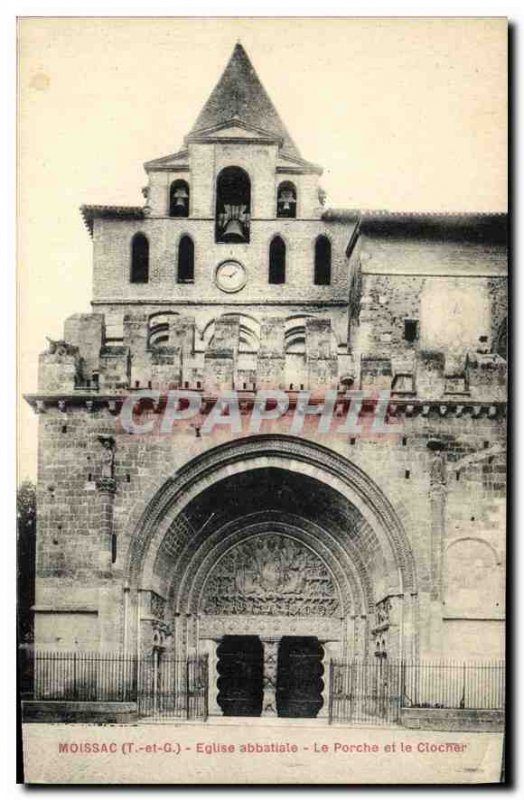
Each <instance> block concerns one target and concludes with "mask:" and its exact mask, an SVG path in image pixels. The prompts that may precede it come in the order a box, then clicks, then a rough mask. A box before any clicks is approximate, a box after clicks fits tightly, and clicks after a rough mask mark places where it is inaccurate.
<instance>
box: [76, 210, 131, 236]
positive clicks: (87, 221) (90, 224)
mask: <svg viewBox="0 0 524 800" xmlns="http://www.w3.org/2000/svg"><path fill="white" fill-rule="evenodd" d="M80 213H81V215H82V218H83V220H84V225H85V226H86V228H87V230H88V231H89V235H90V236H92V235H93V228H94V223H95V219H145V214H144V209H143V208H141V207H140V206H80Z"/></svg>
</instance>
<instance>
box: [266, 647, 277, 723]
mask: <svg viewBox="0 0 524 800" xmlns="http://www.w3.org/2000/svg"><path fill="white" fill-rule="evenodd" d="M263 644H264V678H263V689H264V696H263V700H262V716H263V717H276V716H277V672H278V645H279V642H278V640H276V641H272V640H268V639H266V640H264V642H263Z"/></svg>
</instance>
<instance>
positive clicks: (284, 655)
mask: <svg viewBox="0 0 524 800" xmlns="http://www.w3.org/2000/svg"><path fill="white" fill-rule="evenodd" d="M323 655H324V648H323V647H322V645H321V644H320V642H319V641H318V639H317V638H316V637H314V636H307V637H305V636H304V637H295V636H283V637H282V639H281V641H280V646H279V649H278V676H277V712H278V716H279V717H316V716H317V714H318V712H319V711H320V709H321V708H322V703H323V700H322V691H323V689H324V681H323V680H322V675H323V673H324V667H323V666H322V657H323Z"/></svg>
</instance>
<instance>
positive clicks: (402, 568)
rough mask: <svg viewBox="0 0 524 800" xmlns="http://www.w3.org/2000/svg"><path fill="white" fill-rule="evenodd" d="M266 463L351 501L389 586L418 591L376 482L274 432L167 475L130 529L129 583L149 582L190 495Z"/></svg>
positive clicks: (321, 450)
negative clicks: (372, 537) (373, 539)
mask: <svg viewBox="0 0 524 800" xmlns="http://www.w3.org/2000/svg"><path fill="white" fill-rule="evenodd" d="M266 467H276V468H280V469H288V470H292V471H294V472H298V473H301V474H306V475H309V476H311V477H313V478H315V479H317V480H319V481H320V482H322V483H325V484H328V485H329V486H330V487H331V488H332V489H334V490H336V491H338V493H339V494H341V495H342V496H344V497H345V498H346V499H347V500H349V502H350V503H352V504H353V505H354V506H356V507H357V508H358V510H359V511H360V512H361V514H362V516H363V517H364V518H365V519H366V520H367V521H368V522H369V523H370V525H371V527H372V528H373V529H374V530H375V533H376V534H377V536H378V538H379V540H380V541H381V544H382V549H383V554H384V557H385V560H386V563H387V564H388V566H389V568H390V571H391V574H390V578H391V580H395V582H396V584H397V585H396V587H394V586H392V589H395V588H396V590H397V591H409V592H412V593H413V592H415V591H416V575H415V564H414V558H413V554H412V551H411V547H410V544H409V540H408V538H407V536H406V533H405V530H404V528H403V526H402V523H401V521H400V519H399V518H398V516H397V514H396V512H395V510H394V508H393V506H392V505H391V503H390V502H389V500H388V499H387V498H386V497H385V496H384V494H383V493H382V492H381V491H380V489H379V488H378V487H377V486H376V484H375V483H374V482H373V481H372V480H371V479H370V478H369V477H368V476H367V475H366V474H365V473H364V472H363V471H362V470H361V469H360V468H359V467H357V466H356V465H355V464H353V463H352V462H350V461H348V460H347V459H346V458H344V457H343V456H341V455H339V454H335V453H334V452H333V451H331V450H329V449H328V448H326V447H323V446H322V445H319V444H317V443H312V442H309V441H306V440H304V439H299V438H297V437H292V436H276V435H261V436H252V437H245V438H242V439H236V440H234V441H233V442H229V443H227V444H225V445H219V446H218V447H215V448H212V449H211V450H208V451H206V452H205V453H203V454H202V455H200V456H197V457H196V458H194V459H193V460H192V461H190V462H189V463H187V464H186V465H184V466H183V467H182V468H181V469H180V470H178V472H177V473H176V474H175V475H173V476H171V477H170V478H168V479H167V481H166V482H165V483H164V485H163V486H162V487H161V489H160V490H159V491H158V492H157V494H156V495H155V497H153V498H152V500H151V501H150V503H149V504H148V505H147V507H146V509H145V510H144V512H143V514H142V516H141V518H140V520H139V522H138V524H137V525H136V527H135V529H134V533H133V537H132V542H131V546H130V549H129V552H128V559H127V570H126V572H127V575H128V578H129V582H130V585H131V586H135V587H137V586H138V585H139V584H141V585H142V586H147V585H148V584H152V581H153V564H154V560H155V557H156V553H157V551H158V548H159V547H160V544H161V542H162V540H163V538H164V536H165V534H166V533H167V530H168V528H169V526H170V524H171V523H172V521H173V519H174V517H175V516H176V515H177V514H179V513H180V511H182V509H183V508H184V507H185V506H186V505H187V504H188V503H189V502H190V501H191V500H192V499H193V498H194V497H196V496H197V495H198V494H200V492H202V491H203V490H204V489H205V488H207V487H208V486H211V485H213V484H214V483H216V482H218V481H220V480H223V479H224V478H226V477H228V476H230V475H235V474H238V473H240V472H245V471H247V470H252V469H261V468H266ZM395 572H397V574H396V575H395Z"/></svg>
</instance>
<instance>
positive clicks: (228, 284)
mask: <svg viewBox="0 0 524 800" xmlns="http://www.w3.org/2000/svg"><path fill="white" fill-rule="evenodd" d="M215 280H216V284H217V286H218V288H219V289H222V291H223V292H238V291H240V289H242V288H243V287H244V286H245V283H246V280H247V276H246V270H245V269H244V267H243V266H242V264H240V263H239V262H238V261H223V262H222V263H221V264H219V265H218V267H217V268H216V273H215Z"/></svg>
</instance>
